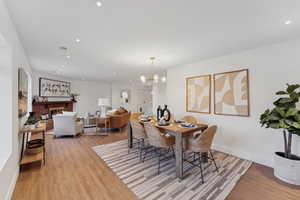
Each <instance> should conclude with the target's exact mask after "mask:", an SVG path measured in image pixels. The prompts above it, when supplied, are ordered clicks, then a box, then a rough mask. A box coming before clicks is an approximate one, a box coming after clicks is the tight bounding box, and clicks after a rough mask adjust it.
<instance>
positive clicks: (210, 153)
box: [209, 151, 219, 172]
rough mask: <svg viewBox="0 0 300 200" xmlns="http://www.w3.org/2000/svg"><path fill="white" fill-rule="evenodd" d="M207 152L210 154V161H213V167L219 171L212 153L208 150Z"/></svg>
mask: <svg viewBox="0 0 300 200" xmlns="http://www.w3.org/2000/svg"><path fill="white" fill-rule="evenodd" d="M209 154H210V156H211V159H212V161H213V163H214V165H215V167H216V170H217V172H219V168H218V166H217V164H216V161H215V158H214V155H213V154H212V153H211V151H209Z"/></svg>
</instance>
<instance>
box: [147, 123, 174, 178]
mask: <svg viewBox="0 0 300 200" xmlns="http://www.w3.org/2000/svg"><path fill="white" fill-rule="evenodd" d="M144 127H145V131H146V134H147V137H148V139H147V142H148V144H149V145H150V146H152V147H154V148H155V150H154V152H155V153H157V154H158V168H157V173H158V174H159V173H160V162H161V161H163V160H167V159H168V158H170V157H175V153H174V148H173V145H174V144H175V137H174V136H170V135H168V134H164V133H162V132H160V131H159V129H158V128H156V127H155V126H154V125H153V124H152V123H145V124H144ZM170 150H172V156H168V157H167V156H166V154H168V153H169V151H170ZM162 151H165V152H162ZM147 153H148V152H147V151H145V154H144V158H143V162H144V160H145V157H146V154H147ZM162 156H163V158H162V159H161V157H162Z"/></svg>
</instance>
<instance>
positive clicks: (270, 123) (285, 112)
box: [260, 84, 300, 136]
mask: <svg viewBox="0 0 300 200" xmlns="http://www.w3.org/2000/svg"><path fill="white" fill-rule="evenodd" d="M298 88H300V85H298V84H295V85H289V84H287V89H286V90H285V91H279V92H276V95H280V96H284V97H280V98H279V99H277V100H276V101H275V102H274V106H275V107H274V108H273V109H272V110H270V109H267V110H266V111H265V112H264V113H263V114H262V115H261V116H260V124H261V125H262V126H263V127H266V128H273V129H285V130H287V131H288V132H289V133H292V134H296V135H299V136H300V134H299V133H300V111H299V110H297V109H296V104H297V103H298V102H299V97H300V93H298V92H296V90H297V89H298Z"/></svg>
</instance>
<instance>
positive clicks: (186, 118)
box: [182, 115, 198, 124]
mask: <svg viewBox="0 0 300 200" xmlns="http://www.w3.org/2000/svg"><path fill="white" fill-rule="evenodd" d="M182 120H183V121H185V122H188V123H192V124H197V123H198V120H197V119H196V118H195V117H193V116H190V115H186V116H184V117H183V118H182Z"/></svg>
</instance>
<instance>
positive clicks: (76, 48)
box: [6, 0, 300, 81]
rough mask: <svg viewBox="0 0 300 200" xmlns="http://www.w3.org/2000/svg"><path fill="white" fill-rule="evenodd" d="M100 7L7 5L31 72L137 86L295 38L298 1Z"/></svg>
mask: <svg viewBox="0 0 300 200" xmlns="http://www.w3.org/2000/svg"><path fill="white" fill-rule="evenodd" d="M101 2H102V6H101V7H97V6H96V0H76V1H74V0H38V1H37V0H36V1H33V0H26V1H20V0H6V4H7V7H8V8H9V10H10V12H11V14H12V18H13V21H14V22H15V25H16V28H17V31H18V33H19V35H20V37H21V40H22V42H23V45H24V47H25V49H26V51H27V54H28V56H29V58H30V62H31V64H32V67H33V68H34V69H36V70H39V71H45V72H48V73H60V74H62V75H64V76H69V77H73V78H83V79H97V80H105V81H113V80H137V79H138V77H139V76H140V75H141V74H143V73H150V72H153V71H163V70H164V69H166V68H168V67H172V66H178V65H181V64H186V63H191V62H194V61H198V60H201V59H206V58H210V57H215V56H221V55H224V54H229V53H233V52H237V51H241V50H245V49H249V48H255V47H257V46H262V45H266V44H270V43H275V42H280V41H283V40H287V39H292V38H295V37H297V36H298V37H299V34H300V12H299V11H300V1H298V0H276V1H274V0H251V1H249V0H226V1H220V0H209V1H208V0H188V1H184V0H180V1H179V0H151V1H147V0H102V1H101ZM286 20H291V21H292V23H291V24H289V25H286V24H285V22H286ZM75 38H80V42H79V43H76V41H75ZM60 46H65V47H67V48H68V50H67V51H64V50H59V47H60ZM67 54H68V55H70V59H67V58H66V55H67ZM151 56H155V57H156V61H155V66H154V67H151V65H150V61H149V57H151ZM62 65H64V66H62Z"/></svg>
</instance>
